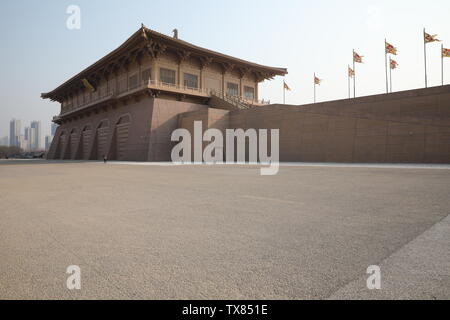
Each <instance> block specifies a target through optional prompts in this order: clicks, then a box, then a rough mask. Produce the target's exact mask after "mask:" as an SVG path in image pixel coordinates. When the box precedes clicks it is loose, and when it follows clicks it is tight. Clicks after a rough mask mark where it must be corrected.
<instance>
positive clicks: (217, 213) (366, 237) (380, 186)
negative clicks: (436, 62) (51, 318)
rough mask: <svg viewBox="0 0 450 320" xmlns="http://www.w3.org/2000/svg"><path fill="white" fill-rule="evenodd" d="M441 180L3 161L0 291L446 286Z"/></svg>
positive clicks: (194, 292) (369, 170)
mask: <svg viewBox="0 0 450 320" xmlns="http://www.w3.org/2000/svg"><path fill="white" fill-rule="evenodd" d="M449 191H450V167H449V166H395V165H390V166H353V165H345V166H343V165H308V164H303V165H298V164H289V165H285V166H282V167H281V169H280V172H279V174H278V175H276V176H260V175H259V169H258V167H255V166H169V165H167V164H165V165H155V164H152V165H147V164H140V165H135V164H128V163H108V164H106V165H104V164H103V163H98V162H51V161H50V162H47V161H39V160H37V161H14V160H11V161H5V160H3V161H0V204H1V208H0V299H109V298H112V299H119V298H122V299H385V298H387V299H450V249H449V248H450V220H449V219H450V218H449V213H450V196H449V193H450V192H449ZM69 265H79V266H80V267H81V279H82V288H81V290H79V291H70V290H68V289H67V288H66V279H67V276H68V275H67V274H66V273H65V271H66V268H67V266H69ZM370 265H379V266H380V267H381V273H382V289H381V290H379V291H369V290H368V289H367V288H366V285H365V284H366V279H367V277H368V275H367V274H366V269H367V267H368V266H370Z"/></svg>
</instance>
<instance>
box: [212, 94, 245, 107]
mask: <svg viewBox="0 0 450 320" xmlns="http://www.w3.org/2000/svg"><path fill="white" fill-rule="evenodd" d="M209 105H210V107H212V108H217V109H224V110H230V111H231V110H248V109H252V108H253V107H254V106H252V105H250V104H248V103H246V102H244V101H243V100H242V99H241V98H239V97H236V96H229V95H226V94H218V93H215V92H211V98H210V100H209Z"/></svg>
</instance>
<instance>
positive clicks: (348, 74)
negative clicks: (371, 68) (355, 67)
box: [347, 65, 352, 99]
mask: <svg viewBox="0 0 450 320" xmlns="http://www.w3.org/2000/svg"><path fill="white" fill-rule="evenodd" d="M347 66H348V69H347V78H348V98H349V99H350V98H351V97H352V96H351V95H350V72H349V69H350V65H347Z"/></svg>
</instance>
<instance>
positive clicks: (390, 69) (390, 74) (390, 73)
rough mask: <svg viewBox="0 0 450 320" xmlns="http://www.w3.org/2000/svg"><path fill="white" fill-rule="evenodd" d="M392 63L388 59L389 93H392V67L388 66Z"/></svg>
mask: <svg viewBox="0 0 450 320" xmlns="http://www.w3.org/2000/svg"><path fill="white" fill-rule="evenodd" d="M391 63H392V60H390V59H389V77H390V81H391V93H392V66H391V65H390V64H391Z"/></svg>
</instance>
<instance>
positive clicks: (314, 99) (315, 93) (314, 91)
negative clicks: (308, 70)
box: [314, 73, 316, 103]
mask: <svg viewBox="0 0 450 320" xmlns="http://www.w3.org/2000/svg"><path fill="white" fill-rule="evenodd" d="M314 103H316V73H314Z"/></svg>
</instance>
